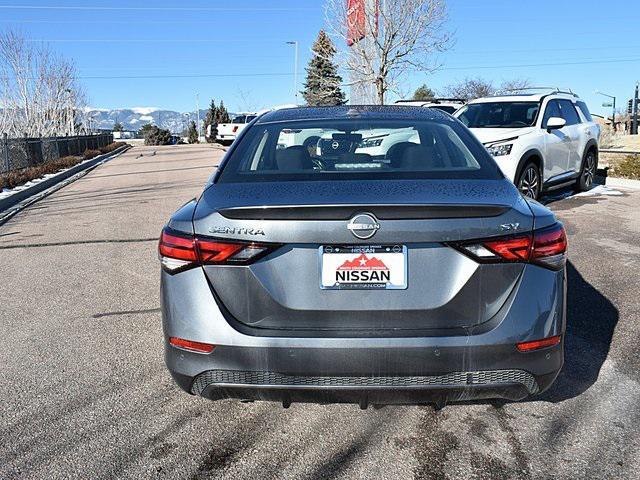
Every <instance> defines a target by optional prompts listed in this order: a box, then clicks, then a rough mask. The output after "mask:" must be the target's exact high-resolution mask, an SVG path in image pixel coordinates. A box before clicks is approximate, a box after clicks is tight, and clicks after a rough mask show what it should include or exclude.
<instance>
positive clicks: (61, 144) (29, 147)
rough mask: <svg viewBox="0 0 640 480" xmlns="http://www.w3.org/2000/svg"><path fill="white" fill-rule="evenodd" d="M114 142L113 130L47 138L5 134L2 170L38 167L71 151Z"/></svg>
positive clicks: (1, 141) (1, 146)
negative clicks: (8, 135)
mask: <svg viewBox="0 0 640 480" xmlns="http://www.w3.org/2000/svg"><path fill="white" fill-rule="evenodd" d="M112 142H113V135H112V134H111V133H101V134H99V135H79V136H75V137H47V138H29V137H23V138H7V135H6V134H4V135H3V136H2V138H1V139H0V173H7V172H10V171H12V170H19V169H21V168H27V167H35V166H36V165H40V164H43V163H46V162H48V161H51V160H55V159H57V158H61V157H66V156H69V155H82V154H83V153H84V151H85V150H97V149H99V148H101V147H104V146H106V145H109V144H110V143H112Z"/></svg>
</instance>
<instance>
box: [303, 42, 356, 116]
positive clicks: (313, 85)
mask: <svg viewBox="0 0 640 480" xmlns="http://www.w3.org/2000/svg"><path fill="white" fill-rule="evenodd" d="M311 50H312V51H313V57H311V60H310V61H309V66H308V67H307V68H306V70H307V81H306V82H305V84H304V90H303V91H302V96H303V97H304V99H305V100H306V102H307V105H309V106H332V105H344V104H345V103H346V101H345V98H344V92H343V91H342V90H341V88H340V84H341V83H342V77H341V76H340V75H338V66H337V65H336V64H335V63H333V57H334V56H335V54H336V47H335V46H334V45H333V42H332V41H331V39H330V38H329V36H328V35H327V34H326V33H325V31H324V30H320V32H319V33H318V38H317V39H316V41H315V42H314V44H313V47H311Z"/></svg>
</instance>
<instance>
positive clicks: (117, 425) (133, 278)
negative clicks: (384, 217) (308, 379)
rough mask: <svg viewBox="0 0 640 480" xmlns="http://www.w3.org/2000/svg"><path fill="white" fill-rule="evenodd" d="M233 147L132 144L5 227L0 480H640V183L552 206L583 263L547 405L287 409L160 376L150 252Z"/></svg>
mask: <svg viewBox="0 0 640 480" xmlns="http://www.w3.org/2000/svg"><path fill="white" fill-rule="evenodd" d="M221 152H222V151H221V150H220V149H217V148H215V147H212V146H191V145H189V146H176V147H136V148H134V149H132V150H130V151H128V152H127V153H126V154H124V155H122V156H121V157H118V158H117V159H115V160H113V161H111V162H109V163H107V164H106V165H104V166H102V167H99V168H98V169H96V170H95V171H93V172H92V173H90V174H89V175H87V176H86V177H84V178H82V179H80V180H78V181H77V182H75V183H73V184H72V185H70V186H68V187H65V188H63V189H62V190H60V191H58V192H56V193H55V194H53V195H52V196H50V197H48V198H46V199H44V200H42V201H40V202H38V203H37V204H35V205H33V206H32V207H30V208H28V209H26V210H25V211H23V212H21V213H20V214H18V215H17V216H16V217H14V218H13V219H12V220H10V221H9V222H8V223H7V224H5V225H3V226H2V227H0V278H2V279H3V281H2V288H0V319H1V321H0V334H1V338H2V340H3V347H2V348H1V349H0V372H1V373H2V377H3V381H2V386H1V387H0V438H1V439H2V441H1V442H0V478H3V479H5V478H118V477H124V478H154V477H158V478H204V477H220V478H233V479H237V478H296V479H297V478H333V477H338V478H434V479H435V478H438V479H440V478H451V479H453V478H541V479H542V478H550V477H554V478H572V479H574V478H640V386H639V382H640V361H639V354H638V351H639V349H638V346H639V344H640V300H639V298H638V297H639V296H638V292H640V275H639V274H638V272H639V271H640V208H638V207H639V206H640V190H636V191H633V190H619V192H620V193H621V194H620V195H610V194H606V193H610V192H608V191H606V190H605V191H604V193H598V194H595V195H590V196H571V197H567V196H566V195H558V196H557V197H555V198H549V199H547V202H549V205H550V207H551V208H552V209H553V210H554V211H555V212H556V213H557V214H558V216H559V217H560V218H561V219H562V221H563V222H564V223H565V225H566V227H567V230H568V233H569V240H570V259H571V263H570V266H569V270H568V275H569V307H568V335H567V358H566V364H565V368H564V370H563V372H562V374H561V376H560V378H559V379H558V381H557V383H556V384H555V385H554V387H553V388H552V389H551V390H550V391H548V392H547V393H545V394H544V395H543V396H542V397H539V398H535V399H533V400H531V401H528V402H522V403H509V404H507V405H506V406H504V407H502V408H495V407H494V406H491V405H489V404H471V405H451V406H448V407H446V408H445V409H444V410H442V411H439V412H436V411H434V410H433V409H432V408H430V407H385V408H382V409H379V410H374V409H369V410H367V411H360V410H359V408H358V407H357V406H355V405H330V406H319V405H302V404H294V405H292V407H291V408H290V409H289V410H284V409H282V408H281V407H280V406H278V405H276V404H271V403H261V402H256V403H252V404H242V403H240V402H237V401H221V402H209V401H206V400H204V399H200V398H195V397H191V396H188V395H186V394H184V393H182V392H181V391H180V390H179V389H178V388H177V387H176V386H175V385H174V384H173V383H172V381H171V379H170V377H169V375H168V373H167V372H166V370H165V368H164V364H163V359H162V334H161V325H160V313H159V310H158V287H159V286H158V263H157V259H156V253H155V247H156V239H157V236H158V234H159V231H160V229H161V227H162V225H163V223H164V221H165V220H166V219H167V218H168V216H169V215H170V213H171V212H173V211H174V210H175V209H176V208H177V207H179V206H180V205H181V204H182V203H184V202H185V201H187V200H188V199H189V198H191V197H193V196H195V195H197V194H198V192H199V191H200V190H201V187H202V185H203V183H204V182H205V180H206V178H207V177H208V175H209V174H210V173H211V171H212V170H213V168H214V165H215V164H216V163H217V162H218V161H219V158H220V156H221ZM140 155H143V156H140Z"/></svg>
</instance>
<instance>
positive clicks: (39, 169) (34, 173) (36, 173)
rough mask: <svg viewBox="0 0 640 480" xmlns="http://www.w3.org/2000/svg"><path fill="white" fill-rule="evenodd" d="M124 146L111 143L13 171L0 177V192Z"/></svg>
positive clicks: (122, 143) (120, 143) (119, 143)
mask: <svg viewBox="0 0 640 480" xmlns="http://www.w3.org/2000/svg"><path fill="white" fill-rule="evenodd" d="M123 145H126V143H125V142H113V143H110V144H109V145H106V146H104V147H102V148H101V149H100V150H85V152H84V155H83V156H72V157H62V158H57V159H56V160H50V161H48V162H46V163H43V164H42V165H37V166H35V167H28V168H23V169H21V170H14V171H12V172H8V173H3V174H2V175H0V190H2V189H3V188H14V187H17V186H18V185H22V184H24V183H27V182H28V181H30V180H34V179H36V178H40V177H42V176H43V175H46V174H48V173H56V172H57V171H59V170H64V169H65V168H71V167H73V166H74V165H77V164H78V163H80V162H83V161H85V160H87V159H90V158H94V157H97V156H98V155H103V154H105V153H110V152H113V151H114V150H115V149H117V148H119V147H121V146H123Z"/></svg>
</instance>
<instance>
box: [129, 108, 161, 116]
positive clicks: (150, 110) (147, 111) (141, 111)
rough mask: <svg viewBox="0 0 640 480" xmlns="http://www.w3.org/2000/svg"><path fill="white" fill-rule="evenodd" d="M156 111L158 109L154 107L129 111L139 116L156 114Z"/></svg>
mask: <svg viewBox="0 0 640 480" xmlns="http://www.w3.org/2000/svg"><path fill="white" fill-rule="evenodd" d="M158 110H160V109H159V108H156V107H133V108H132V109H131V111H132V112H134V113H138V114H140V115H149V114H150V113H153V112H157V111H158Z"/></svg>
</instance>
